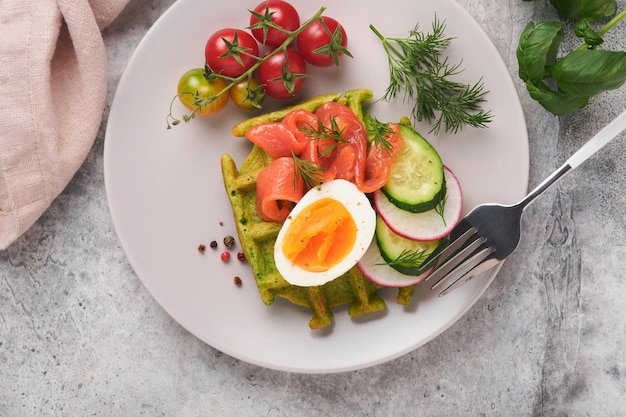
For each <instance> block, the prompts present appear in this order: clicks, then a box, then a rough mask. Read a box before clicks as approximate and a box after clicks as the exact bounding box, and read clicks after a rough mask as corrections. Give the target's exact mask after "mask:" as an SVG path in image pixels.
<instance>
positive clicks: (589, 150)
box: [567, 110, 626, 168]
mask: <svg viewBox="0 0 626 417" xmlns="http://www.w3.org/2000/svg"><path fill="white" fill-rule="evenodd" d="M624 129H626V110H624V111H623V112H622V114H620V115H619V116H617V117H616V118H615V119H613V121H612V122H611V123H609V124H608V125H606V126H605V127H604V128H603V129H602V130H600V131H599V132H598V133H597V134H596V135H595V136H594V137H593V138H591V139H590V140H589V142H587V143H585V144H584V145H583V146H582V148H580V149H579V150H578V151H576V153H575V154H574V155H572V156H571V157H570V158H569V159H568V160H567V164H568V165H569V166H571V167H572V168H576V167H577V166H578V165H580V164H582V163H583V162H585V161H586V160H587V159H588V158H589V157H590V156H591V155H593V154H594V153H596V152H597V151H599V150H600V149H602V147H603V146H604V145H606V144H607V143H609V142H610V141H611V140H612V139H613V138H614V137H616V136H617V135H619V134H620V133H621V132H622V131H623V130H624Z"/></svg>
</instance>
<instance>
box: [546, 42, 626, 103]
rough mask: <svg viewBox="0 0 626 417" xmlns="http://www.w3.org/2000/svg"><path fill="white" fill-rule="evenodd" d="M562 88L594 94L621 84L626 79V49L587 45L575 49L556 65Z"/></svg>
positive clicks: (564, 91)
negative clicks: (592, 47) (608, 48)
mask: <svg viewBox="0 0 626 417" xmlns="http://www.w3.org/2000/svg"><path fill="white" fill-rule="evenodd" d="M552 76H553V77H554V79H555V80H556V82H557V84H558V86H559V90H560V91H562V92H563V93H565V94H568V95H573V96H593V95H596V94H600V93H602V92H604V91H606V90H615V89H617V88H620V87H621V86H622V85H623V84H624V82H625V81H626V52H624V51H606V50H597V49H585V50H576V51H572V52H570V53H569V54H567V55H565V56H564V57H563V58H562V59H560V60H559V62H557V64H556V65H555V66H554V69H553V72H552Z"/></svg>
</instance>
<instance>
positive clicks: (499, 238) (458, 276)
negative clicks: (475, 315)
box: [426, 110, 626, 296]
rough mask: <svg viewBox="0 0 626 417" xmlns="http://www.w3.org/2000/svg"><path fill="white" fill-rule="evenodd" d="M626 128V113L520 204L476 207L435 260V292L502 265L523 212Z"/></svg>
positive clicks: (517, 234)
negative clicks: (443, 285) (444, 284)
mask: <svg viewBox="0 0 626 417" xmlns="http://www.w3.org/2000/svg"><path fill="white" fill-rule="evenodd" d="M624 129H626V110H624V111H623V112H622V113H621V114H620V115H619V116H617V117H616V118H615V119H614V120H613V121H612V122H611V123H609V124H608V125H607V126H605V127H604V128H603V129H602V130H600V131H599V132H598V133H597V134H596V135H595V136H594V137H593V138H591V139H590V140H589V141H588V142H587V143H586V144H585V145H583V146H582V147H581V148H580V149H579V150H578V151H576V153H574V154H573V155H572V156H571V157H570V158H569V159H568V160H567V161H566V162H565V163H564V164H563V165H561V167H560V168H558V169H557V170H556V171H554V172H553V173H552V174H550V175H549V176H548V177H547V178H546V179H545V180H544V181H543V182H542V183H541V184H539V185H538V186H537V187H536V188H535V189H534V190H532V191H531V192H530V193H529V194H528V195H527V196H526V197H524V198H523V199H522V200H521V201H520V202H519V203H517V204H514V205H508V206H507V205H500V204H481V205H479V206H477V207H476V208H474V209H473V210H472V211H471V212H470V213H469V214H468V215H467V216H466V217H465V218H464V219H463V220H461V221H460V222H459V224H458V225H457V226H456V227H455V229H454V230H453V231H452V233H451V234H450V243H449V245H448V246H447V247H446V248H445V249H444V250H443V251H441V252H440V254H439V256H438V257H437V258H436V261H437V267H436V269H435V271H434V272H433V273H432V274H431V275H430V276H429V277H428V278H426V280H427V281H432V282H434V284H433V285H432V289H435V288H437V287H438V286H439V285H441V284H442V283H443V282H450V281H451V280H452V283H451V284H450V285H448V286H447V287H446V288H445V289H444V290H443V291H442V292H441V293H440V294H439V296H442V295H445V294H447V293H449V292H451V291H452V290H454V289H456V288H458V287H460V286H461V285H463V284H464V283H466V282H467V281H469V280H470V279H472V278H474V277H476V276H478V275H480V274H482V273H483V272H486V271H488V270H490V269H491V268H493V267H495V266H496V265H498V264H499V263H500V262H502V261H503V260H504V259H505V258H506V257H507V256H509V255H510V254H511V253H512V252H513V251H514V250H515V248H517V245H518V244H519V241H520V238H521V233H520V229H521V220H522V213H523V211H524V210H525V209H526V207H527V206H528V205H529V204H530V203H532V202H533V201H534V200H535V199H536V198H537V197H539V196H540V195H541V194H542V193H543V192H544V191H546V190H547V189H548V188H550V186H552V185H554V184H555V183H556V182H557V181H558V180H560V179H561V178H563V177H564V176H565V174H567V173H569V172H570V171H572V170H573V169H574V168H576V167H577V166H578V165H580V164H581V163H583V162H584V161H586V160H587V159H588V158H589V157H591V156H592V155H593V154H594V153H596V152H597V151H598V150H600V149H601V148H602V147H603V146H604V145H606V144H607V143H609V142H610V141H611V140H612V139H613V138H614V137H616V136H617V135H619V134H620V133H621V132H622V131H623V130H624Z"/></svg>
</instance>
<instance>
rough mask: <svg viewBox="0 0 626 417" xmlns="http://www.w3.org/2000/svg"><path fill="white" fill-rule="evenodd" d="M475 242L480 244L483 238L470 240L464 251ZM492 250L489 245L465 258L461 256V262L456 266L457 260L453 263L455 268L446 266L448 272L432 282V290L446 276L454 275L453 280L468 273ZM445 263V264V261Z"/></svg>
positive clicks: (483, 240) (455, 258) (493, 249)
mask: <svg viewBox="0 0 626 417" xmlns="http://www.w3.org/2000/svg"><path fill="white" fill-rule="evenodd" d="M481 240H482V242H481ZM476 242H480V244H481V245H482V244H483V243H484V242H485V239H484V238H481V239H478V240H476V241H474V242H472V244H471V245H470V246H468V247H467V248H465V249H463V251H465V250H466V249H468V248H470V247H471V246H472V245H473V244H474V243H476ZM479 246H480V245H479ZM475 249H477V248H474V250H475ZM494 251H495V248H494V247H493V246H489V247H486V248H483V249H481V250H479V251H478V252H476V253H475V254H473V255H472V256H470V257H469V258H466V256H464V257H462V258H461V259H462V260H463V262H462V263H460V264H459V265H458V266H456V264H458V263H459V262H456V264H455V266H456V268H454V267H453V268H451V269H448V268H446V269H447V270H448V273H447V274H445V275H443V276H442V277H441V278H439V280H438V281H437V282H435V283H434V284H433V286H432V287H431V289H433V290H434V289H435V288H437V287H438V286H439V285H440V284H441V283H442V282H444V281H445V280H446V278H449V277H452V276H454V277H456V278H455V280H458V279H459V278H461V277H462V276H463V275H465V274H466V273H468V272H469V271H470V270H471V269H472V268H474V267H475V266H477V265H478V264H480V263H481V262H482V261H484V260H485V259H487V257H489V256H490V255H491V254H492V253H493V252H494ZM470 253H471V252H470ZM459 254H460V253H459ZM457 258H459V256H455V257H454V258H452V259H451V261H452V260H457ZM446 264H447V262H446ZM444 266H446V265H444ZM435 272H437V271H435Z"/></svg>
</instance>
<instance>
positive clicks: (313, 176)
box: [291, 152, 324, 189]
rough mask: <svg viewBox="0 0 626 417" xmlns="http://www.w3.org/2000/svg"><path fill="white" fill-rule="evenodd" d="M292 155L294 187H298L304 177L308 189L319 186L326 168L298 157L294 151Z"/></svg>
mask: <svg viewBox="0 0 626 417" xmlns="http://www.w3.org/2000/svg"><path fill="white" fill-rule="evenodd" d="M291 156H292V158H293V166H294V175H293V188H294V189H296V188H297V185H298V180H299V179H302V181H303V182H304V186H305V187H306V189H311V188H317V187H319V186H320V184H321V183H322V180H323V172H324V168H322V167H320V166H318V165H315V164H314V163H313V162H311V161H307V160H305V159H301V158H298V157H297V156H296V155H295V154H294V153H293V152H292V153H291Z"/></svg>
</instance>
